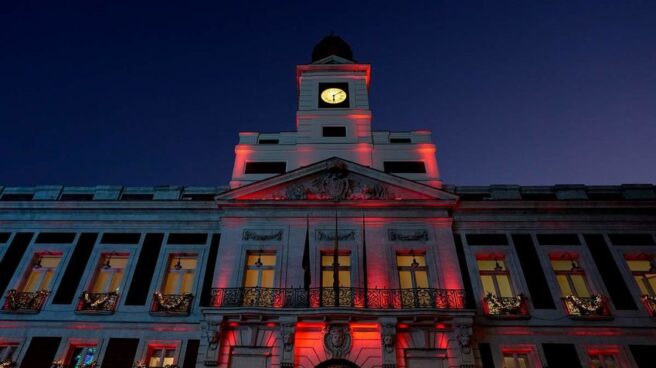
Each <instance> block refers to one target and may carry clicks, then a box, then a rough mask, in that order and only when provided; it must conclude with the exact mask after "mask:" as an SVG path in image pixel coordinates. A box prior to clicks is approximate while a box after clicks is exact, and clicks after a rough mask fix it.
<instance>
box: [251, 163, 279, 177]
mask: <svg viewBox="0 0 656 368" xmlns="http://www.w3.org/2000/svg"><path fill="white" fill-rule="evenodd" d="M286 170H287V163H286V162H247V163H246V169H245V170H244V174H284V173H285V171H286Z"/></svg>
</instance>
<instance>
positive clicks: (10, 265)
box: [0, 233, 34, 295]
mask: <svg viewBox="0 0 656 368" xmlns="http://www.w3.org/2000/svg"><path fill="white" fill-rule="evenodd" d="M33 235H34V234H33V233H17V234H16V235H15V236H14V239H12V241H11V244H10V245H9V248H7V251H6V252H5V255H4V257H2V261H0V295H2V294H4V291H5V288H6V287H7V284H9V280H11V277H12V276H13V275H14V271H16V267H17V266H18V262H20V260H21V258H22V257H23V254H24V253H25V250H26V249H27V245H28V244H30V240H32V236H33Z"/></svg>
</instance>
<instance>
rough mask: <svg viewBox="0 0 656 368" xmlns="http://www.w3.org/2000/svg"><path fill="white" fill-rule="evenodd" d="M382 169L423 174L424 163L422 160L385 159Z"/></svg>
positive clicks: (390, 171) (424, 171)
mask: <svg viewBox="0 0 656 368" xmlns="http://www.w3.org/2000/svg"><path fill="white" fill-rule="evenodd" d="M383 170H385V172H388V173H398V174H424V173H426V165H424V163H423V162H422V161H385V162H383Z"/></svg>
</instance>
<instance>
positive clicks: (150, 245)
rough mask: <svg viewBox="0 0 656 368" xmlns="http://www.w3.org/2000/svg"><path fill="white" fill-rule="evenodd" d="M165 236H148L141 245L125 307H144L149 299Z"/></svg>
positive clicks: (156, 234) (159, 234) (154, 234)
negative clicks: (149, 291)
mask: <svg viewBox="0 0 656 368" xmlns="http://www.w3.org/2000/svg"><path fill="white" fill-rule="evenodd" d="M163 239H164V234H161V233H153V234H146V239H144V242H143V244H142V245H141V252H140V253H139V260H138V261H137V269H136V270H135V273H134V276H133V277H132V282H131V283H130V290H129V291H128V296H127V298H126V299H125V305H144V304H146V299H148V289H149V288H150V283H151V281H152V280H153V273H154V272H155V266H156V265H157V258H158V257H159V252H160V249H161V248H162V240H163Z"/></svg>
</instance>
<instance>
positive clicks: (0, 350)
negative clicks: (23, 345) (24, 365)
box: [0, 343, 18, 362]
mask: <svg viewBox="0 0 656 368" xmlns="http://www.w3.org/2000/svg"><path fill="white" fill-rule="evenodd" d="M16 350H18V344H7V343H4V344H0V362H13V361H14V354H16Z"/></svg>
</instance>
